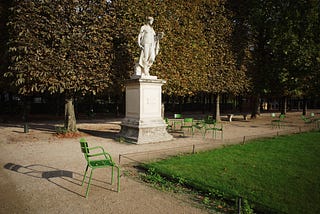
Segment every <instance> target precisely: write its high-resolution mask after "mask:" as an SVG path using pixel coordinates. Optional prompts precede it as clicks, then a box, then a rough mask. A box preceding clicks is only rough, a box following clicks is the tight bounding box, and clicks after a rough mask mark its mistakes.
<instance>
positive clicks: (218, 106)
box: [216, 94, 221, 122]
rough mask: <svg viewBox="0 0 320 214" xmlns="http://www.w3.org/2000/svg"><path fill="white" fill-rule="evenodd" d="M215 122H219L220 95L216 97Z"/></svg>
mask: <svg viewBox="0 0 320 214" xmlns="http://www.w3.org/2000/svg"><path fill="white" fill-rule="evenodd" d="M216 121H217V122H221V118H220V95H219V94H217V96H216Z"/></svg>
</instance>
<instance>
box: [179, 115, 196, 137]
mask: <svg viewBox="0 0 320 214" xmlns="http://www.w3.org/2000/svg"><path fill="white" fill-rule="evenodd" d="M193 125H194V124H193V118H191V117H190V118H184V119H183V123H182V125H181V130H183V129H188V131H191V134H192V136H193Z"/></svg>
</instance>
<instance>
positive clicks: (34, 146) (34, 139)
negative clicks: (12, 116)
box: [0, 112, 306, 214]
mask: <svg viewBox="0 0 320 214" xmlns="http://www.w3.org/2000/svg"><path fill="white" fill-rule="evenodd" d="M300 115H301V113H299V112H296V113H288V115H287V118H286V120H287V121H288V125H287V126H286V127H285V128H283V129H280V130H279V129H272V128H271V125H270V121H271V118H270V114H262V116H261V117H259V118H258V119H256V120H248V121H244V120H243V119H242V118H241V117H242V116H241V117H240V116H235V118H234V121H232V122H229V121H223V124H224V140H223V141H222V140H220V139H218V140H214V139H212V138H210V137H207V139H205V140H203V139H202V137H201V135H200V134H199V133H197V134H196V135H195V136H194V137H191V136H188V135H187V136H185V137H182V136H180V134H179V133H175V134H173V135H174V139H173V140H172V141H169V142H161V143H152V144H144V145H133V144H126V143H120V142H117V141H115V140H114V136H115V135H116V133H118V131H119V128H120V126H119V124H120V121H119V120H110V119H109V120H92V121H78V128H79V129H80V131H81V133H82V134H83V136H82V137H85V138H86V139H87V141H88V142H89V144H90V146H96V145H101V146H103V147H104V148H105V149H106V150H107V151H108V152H110V153H111V155H112V156H113V158H114V160H115V161H116V162H117V163H118V162H119V155H120V154H121V165H122V166H124V164H126V163H129V162H131V159H134V160H137V161H144V160H149V159H154V158H157V157H163V156H165V155H167V154H173V153H175V154H176V153H178V152H181V151H192V150H193V149H195V150H202V149H208V148H215V147H219V146H222V145H224V144H233V143H239V142H243V140H247V139H250V138H255V137H258V136H271V135H276V134H284V133H288V132H298V131H299V130H301V129H302V130H303V129H305V128H306V127H305V126H304V124H303V122H302V121H301V119H300V118H299V117H300ZM55 125H56V124H55V123H52V122H41V123H40V122H37V123H31V124H30V132H29V133H23V127H22V125H21V124H13V123H12V124H10V123H6V124H0V137H1V138H0V166H1V167H0V213H102V212H109V213H130V214H131V213H207V212H208V211H207V210H205V209H203V208H200V207H197V206H195V205H194V203H192V202H191V201H188V199H186V198H184V197H179V196H176V195H174V194H173V193H167V192H161V191H158V190H155V189H153V188H151V187H149V186H148V185H145V184H143V183H142V182H139V181H137V180H135V179H132V178H131V177H129V176H126V175H125V174H124V173H122V176H121V191H120V193H117V192H116V185H111V184H110V183H108V181H109V178H110V173H109V172H106V170H102V169H100V170H96V171H95V172H94V175H93V181H92V185H91V188H90V193H89V198H88V199H86V198H85V197H84V195H85V189H86V187H81V179H82V176H83V170H84V168H85V165H86V162H85V160H84V157H83V155H82V153H81V152H80V148H79V143H78V142H79V139H80V137H76V138H59V137H56V136H55V135H54V130H55V129H54V126H55ZM208 136H209V135H208ZM218 138H219V135H218ZM128 158H130V159H128Z"/></svg>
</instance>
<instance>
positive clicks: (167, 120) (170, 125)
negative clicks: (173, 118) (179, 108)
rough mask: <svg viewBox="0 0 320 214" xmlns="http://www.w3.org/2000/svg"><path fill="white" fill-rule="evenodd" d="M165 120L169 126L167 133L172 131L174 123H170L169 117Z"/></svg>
mask: <svg viewBox="0 0 320 214" xmlns="http://www.w3.org/2000/svg"><path fill="white" fill-rule="evenodd" d="M164 120H165V122H166V124H167V131H172V122H170V121H169V119H168V118H167V117H166V118H165V119H164Z"/></svg>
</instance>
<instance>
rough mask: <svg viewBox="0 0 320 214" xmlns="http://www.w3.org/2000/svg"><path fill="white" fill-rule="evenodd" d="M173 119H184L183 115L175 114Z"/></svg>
mask: <svg viewBox="0 0 320 214" xmlns="http://www.w3.org/2000/svg"><path fill="white" fill-rule="evenodd" d="M173 117H174V119H180V118H182V115H181V114H174V115H173Z"/></svg>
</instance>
